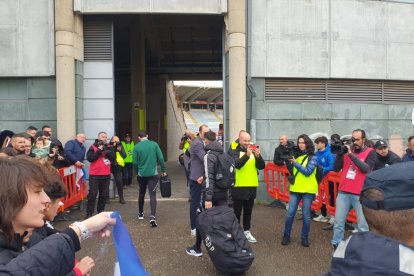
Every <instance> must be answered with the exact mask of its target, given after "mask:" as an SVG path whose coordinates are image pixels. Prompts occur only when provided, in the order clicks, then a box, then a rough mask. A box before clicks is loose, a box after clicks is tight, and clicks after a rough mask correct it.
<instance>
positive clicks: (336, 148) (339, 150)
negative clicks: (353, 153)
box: [331, 137, 355, 154]
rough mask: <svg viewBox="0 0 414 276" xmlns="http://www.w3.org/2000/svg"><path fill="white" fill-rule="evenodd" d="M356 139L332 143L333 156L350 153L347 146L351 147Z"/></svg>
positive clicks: (339, 140) (347, 138) (344, 139)
mask: <svg viewBox="0 0 414 276" xmlns="http://www.w3.org/2000/svg"><path fill="white" fill-rule="evenodd" d="M354 142H355V138H354V137H345V138H342V139H335V140H332V141H331V152H332V153H333V154H345V153H347V152H348V149H347V148H346V146H351V147H352V145H353V144H354Z"/></svg>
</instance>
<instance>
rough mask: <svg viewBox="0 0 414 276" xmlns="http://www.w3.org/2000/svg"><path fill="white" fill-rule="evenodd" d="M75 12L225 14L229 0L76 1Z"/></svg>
mask: <svg viewBox="0 0 414 276" xmlns="http://www.w3.org/2000/svg"><path fill="white" fill-rule="evenodd" d="M74 10H75V11H76V12H80V13H83V14H88V13H93V14H99V13H182V14H223V13H226V12H227V0H203V1H193V0H178V1H177V0H176V1H165V0H118V1H113V0H75V1H74Z"/></svg>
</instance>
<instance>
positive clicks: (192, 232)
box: [191, 228, 197, 237]
mask: <svg viewBox="0 0 414 276" xmlns="http://www.w3.org/2000/svg"><path fill="white" fill-rule="evenodd" d="M196 235H197V231H196V229H195V228H194V229H191V236H192V237H195V236H196Z"/></svg>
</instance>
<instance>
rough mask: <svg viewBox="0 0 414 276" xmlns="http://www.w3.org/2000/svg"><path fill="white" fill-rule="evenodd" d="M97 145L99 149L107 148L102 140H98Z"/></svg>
mask: <svg viewBox="0 0 414 276" xmlns="http://www.w3.org/2000/svg"><path fill="white" fill-rule="evenodd" d="M97 145H98V147H99V146H106V143H105V142H104V141H102V140H98V143H97Z"/></svg>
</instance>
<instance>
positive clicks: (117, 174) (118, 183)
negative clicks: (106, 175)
mask: <svg viewBox="0 0 414 276" xmlns="http://www.w3.org/2000/svg"><path fill="white" fill-rule="evenodd" d="M112 175H113V176H114V184H115V185H114V195H115V187H116V190H117V191H118V195H119V199H121V198H124V187H123V184H122V172H121V170H120V169H115V170H113V171H112Z"/></svg>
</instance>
